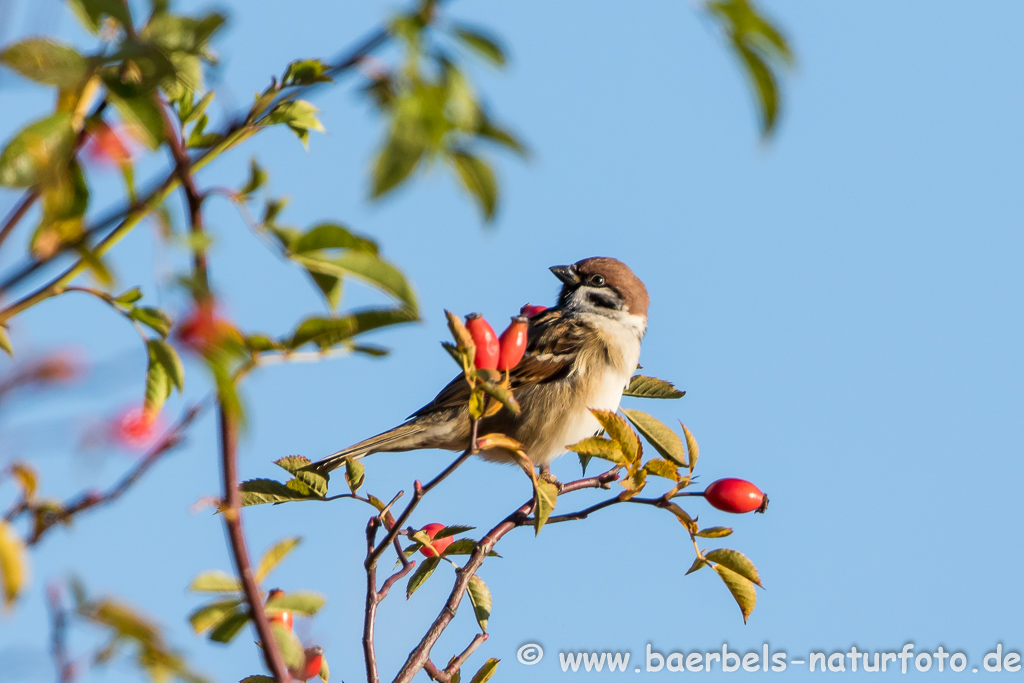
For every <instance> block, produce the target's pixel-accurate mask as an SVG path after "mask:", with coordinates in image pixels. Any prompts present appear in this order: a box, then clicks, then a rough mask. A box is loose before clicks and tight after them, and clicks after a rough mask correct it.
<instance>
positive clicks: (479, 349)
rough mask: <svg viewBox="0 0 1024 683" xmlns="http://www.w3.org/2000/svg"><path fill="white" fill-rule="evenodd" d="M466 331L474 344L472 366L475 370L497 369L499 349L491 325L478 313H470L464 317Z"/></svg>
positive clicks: (496, 337)
mask: <svg viewBox="0 0 1024 683" xmlns="http://www.w3.org/2000/svg"><path fill="white" fill-rule="evenodd" d="M466 329H467V330H468V331H469V334H470V335H471V336H472V337H473V343H474V344H476V356H474V357H473V364H474V365H475V366H476V368H477V370H494V369H495V368H497V367H498V356H499V355H500V354H501V347H500V346H499V345H498V335H496V334H495V333H494V328H493V327H491V324H490V323H489V322H487V321H486V320H484V317H483V316H482V315H480V314H479V313H470V314H469V315H467V316H466Z"/></svg>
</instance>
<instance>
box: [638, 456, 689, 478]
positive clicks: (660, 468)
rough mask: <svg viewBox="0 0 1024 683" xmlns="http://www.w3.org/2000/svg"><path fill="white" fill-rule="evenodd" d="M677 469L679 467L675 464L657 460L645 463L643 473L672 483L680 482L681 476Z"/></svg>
mask: <svg viewBox="0 0 1024 683" xmlns="http://www.w3.org/2000/svg"><path fill="white" fill-rule="evenodd" d="M677 468H678V465H676V464H675V463H674V462H669V461H668V460H662V459H660V458H656V459H654V460H648V461H647V462H646V463H644V467H643V471H644V472H646V473H647V474H651V475H654V476H656V477H664V478H665V479H671V480H672V481H679V479H680V476H679V470H678V469H677Z"/></svg>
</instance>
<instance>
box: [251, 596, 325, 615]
mask: <svg viewBox="0 0 1024 683" xmlns="http://www.w3.org/2000/svg"><path fill="white" fill-rule="evenodd" d="M325 602H327V601H326V600H324V598H323V596H322V595H317V594H316V593H305V592H301V591H300V592H297V593H288V594H286V595H282V596H281V597H278V598H273V599H272V600H269V601H267V605H266V609H267V613H268V614H277V613H278V612H295V613H297V614H303V615H305V616H307V617H311V616H313V615H315V614H316V613H317V612H319V611H320V610H321V609H322V608H323V606H324V603H325Z"/></svg>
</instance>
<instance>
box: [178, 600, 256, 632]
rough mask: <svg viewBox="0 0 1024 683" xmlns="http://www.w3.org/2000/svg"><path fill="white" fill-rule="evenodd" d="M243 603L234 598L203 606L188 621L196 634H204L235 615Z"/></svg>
mask: <svg viewBox="0 0 1024 683" xmlns="http://www.w3.org/2000/svg"><path fill="white" fill-rule="evenodd" d="M242 602H243V601H242V600H241V598H233V599H231V600H219V601H217V602H211V603H210V604H209V605H203V606H202V607H200V608H198V609H196V610H195V611H193V612H192V614H190V615H189V616H188V621H189V623H190V624H192V630H193V631H195V632H196V633H202V632H203V631H206V630H208V629H211V628H214V627H216V626H217V625H219V624H220V623H221V622H223V621H224V620H225V619H227V618H228V617H229V616H231V615H232V614H235V613H236V611H237V609H238V607H239V606H240V605H241V604H242Z"/></svg>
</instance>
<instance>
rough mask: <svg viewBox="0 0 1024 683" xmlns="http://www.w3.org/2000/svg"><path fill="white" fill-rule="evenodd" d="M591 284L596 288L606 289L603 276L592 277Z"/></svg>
mask: <svg viewBox="0 0 1024 683" xmlns="http://www.w3.org/2000/svg"><path fill="white" fill-rule="evenodd" d="M590 284H591V285H592V286H594V287H604V276H603V275H591V276H590Z"/></svg>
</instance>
